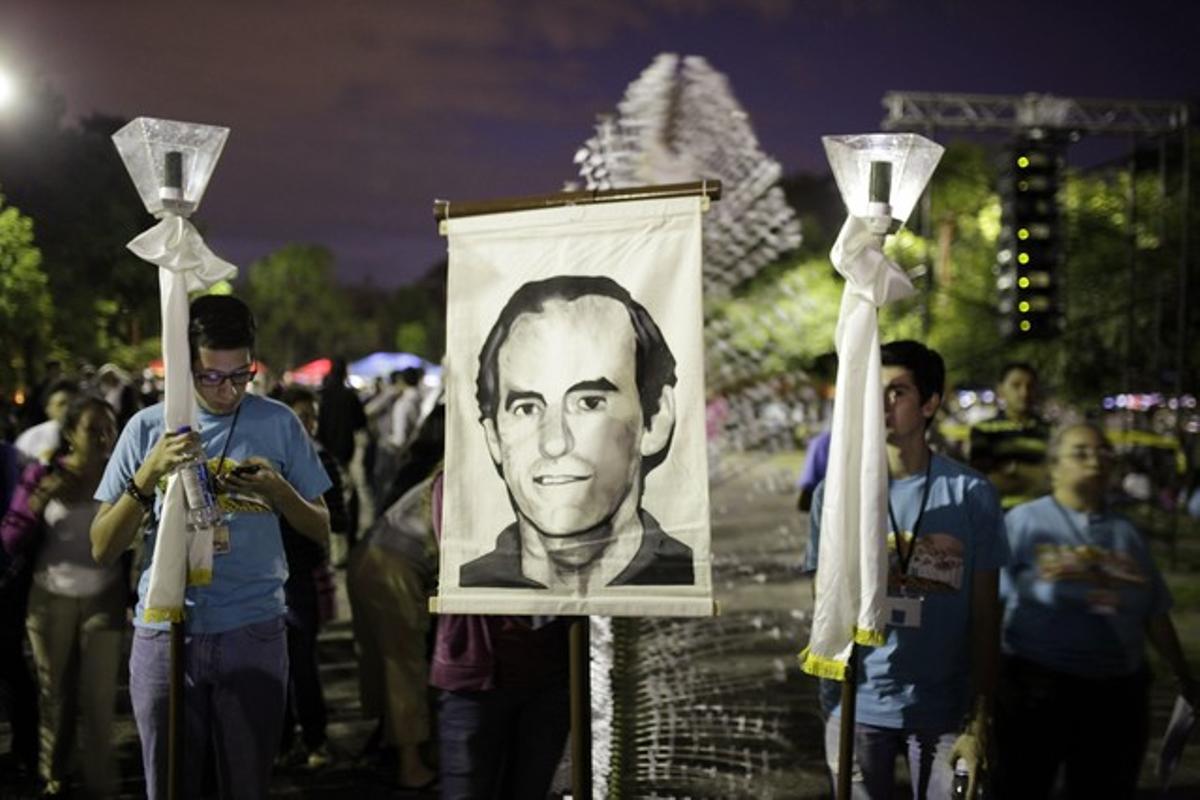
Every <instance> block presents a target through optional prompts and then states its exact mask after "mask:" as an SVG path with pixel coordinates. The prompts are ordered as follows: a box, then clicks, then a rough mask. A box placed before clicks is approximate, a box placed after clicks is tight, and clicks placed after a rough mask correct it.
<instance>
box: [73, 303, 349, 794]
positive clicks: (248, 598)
mask: <svg viewBox="0 0 1200 800" xmlns="http://www.w3.org/2000/svg"><path fill="white" fill-rule="evenodd" d="M254 330H255V326H254V318H253V316H252V315H251V313H250V309H249V308H248V307H247V306H246V305H245V304H244V303H243V302H242V301H241V300H238V299H237V298H234V297H231V296H218V295H206V296H203V297H200V298H197V299H196V300H195V301H193V302H192V305H191V320H190V324H189V326H188V343H189V345H190V347H191V354H192V375H193V387H194V390H195V393H196V400H197V402H198V403H199V406H200V414H199V420H200V426H199V430H197V431H190V432H187V433H172V432H170V431H166V430H165V429H164V422H163V406H162V404H161V403H160V404H157V405H154V406H151V407H149V408H146V409H144V410H142V411H140V412H138V413H137V414H136V415H135V416H134V417H133V418H132V419H131V420H130V421H129V424H128V425H126V426H125V429H124V431H122V433H121V437H120V440H119V441H118V442H117V446H116V449H115V450H114V452H113V455H112V458H111V460H110V461H109V463H108V467H107V469H106V471H105V473H104V477H103V479H102V480H101V483H100V486H99V488H98V489H97V490H96V499H97V500H100V501H101V504H102V505H101V507H100V511H99V513H98V514H97V515H96V519H95V520H94V521H93V522H92V528H91V538H92V554H93V556H94V557H95V558H96V560H97V561H98V562H100V563H110V562H112V561H113V560H115V559H116V558H118V557H119V556H120V554H121V553H122V552H124V551H125V550H126V549H127V548H128V547H129V546H130V545H131V544H132V543H133V541H134V538H135V537H136V536H137V535H138V533H139V531H141V532H142V533H143V534H144V535H145V536H146V539H147V541H146V546H145V552H146V553H148V554H153V553H154V545H155V542H154V538H155V536H156V535H157V530H158V526H157V515H158V514H160V513H161V510H162V493H161V491H159V490H160V489H163V488H165V482H166V479H167V477H168V476H169V475H170V474H171V473H172V472H174V471H175V470H176V469H178V468H179V467H180V466H182V465H184V464H186V463H188V462H189V461H191V460H192V459H194V458H195V457H197V456H201V457H203V458H205V459H206V460H207V462H208V467H209V472H210V474H212V475H214V476H216V481H215V483H216V486H215V487H214V488H215V489H216V494H217V500H218V503H219V505H220V507H221V510H222V511H223V512H225V522H226V526H227V528H228V532H227V539H226V542H225V544H224V545H223V546H218V545H217V537H214V548H213V550H214V557H213V568H212V581H211V583H210V584H208V585H206V586H189V587H188V588H187V591H186V596H185V600H184V626H185V628H184V630H185V637H186V649H185V653H186V663H185V665H184V672H185V681H184V685H185V689H184V706H185V725H186V737H187V741H188V743H189V744H188V747H187V749H186V752H185V754H184V759H183V768H184V779H183V784H184V786H186V787H188V789H187V791H188V793H189V796H193V795H195V796H198V795H199V791H200V786H201V783H202V772H203V767H204V754H205V752H206V751H207V750H208V749H209V748H211V749H212V752H213V754H214V756H215V760H216V767H217V770H216V771H217V776H218V780H219V783H220V792H221V796H222V797H230V798H241V797H245V798H261V797H265V796H266V795H267V788H268V784H269V782H270V776H271V766H272V762H273V759H274V756H275V754H276V752H277V748H278V744H279V737H280V731H281V727H282V724H283V713H284V703H285V692H286V681H287V671H288V660H287V637H286V632H285V626H284V611H285V604H284V592H283V584H284V580H285V579H286V578H287V564H286V561H285V558H284V551H283V545H282V541H281V535H280V528H279V523H280V518H283V519H285V520H287V522H288V523H289V524H290V525H291V527H292V528H293V529H295V530H296V531H298V532H299V533H301V534H302V535H303V536H306V537H308V538H310V539H312V540H313V541H315V542H318V543H321V544H325V543H327V542H328V539H329V514H328V511H327V510H326V507H325V503H324V501H323V500H322V497H321V495H322V494H323V493H324V492H325V490H326V489H327V488H328V487H329V486H330V481H329V477H328V475H327V474H326V472H325V470H324V468H323V467H322V466H321V462H320V460H319V459H318V457H317V453H316V451H315V449H314V448H313V445H312V443H311V441H310V440H309V437H308V434H307V433H306V432H305V431H304V429H303V427H301V425H300V422H299V420H297V418H296V415H295V414H293V413H292V412H291V411H290V410H289V409H288V408H287V407H286V406H284V405H283V404H282V403H278V402H276V401H274V400H270V399H267V398H264V397H259V396H256V395H250V394H247V393H246V386H247V385H248V384H249V382H250V380H251V379H252V378H253V377H254V356H253V349H254ZM147 515H148V516H149V517H150V520H149V523H148V524H146V525H143V524H142V522H143V519H144V518H145V517H146V516H147ZM149 566H150V565H149V563H147V564H146V565H145V567H146V568H145V570H144V571H143V572H142V578H141V582H140V585H139V587H138V605H137V611H136V613H135V616H134V626H135V633H134V640H133V649H132V653H131V656H130V662H129V672H130V678H129V690H130V696H131V700H132V703H133V711H134V717H135V719H136V720H137V726H138V734H139V736H140V738H141V742H142V762H143V767H144V770H145V773H146V793H147V796H148V797H150V798H151V800H155V798H159V797H164V796H165V795H166V780H167V775H166V765H167V748H168V741H167V740H168V736H167V711H168V690H169V685H170V676H169V674H168V673H169V665H170V651H169V646H170V637H169V633H168V631H169V622H168V621H166V620H148V619H147V618H146V614H145V611H146V595H147V592H148V589H149V583H150V578H149V576H150V569H149Z"/></svg>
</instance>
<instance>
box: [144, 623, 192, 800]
mask: <svg viewBox="0 0 1200 800" xmlns="http://www.w3.org/2000/svg"><path fill="white" fill-rule="evenodd" d="M183 665H184V640H183V623H182V622H172V623H171V686H170V690H169V692H168V710H167V735H168V737H169V738H168V741H167V798H168V800H183V758H184V745H185V735H184V731H185V727H186V726H185V724H184V719H185V715H186V713H187V712H186V710H185V707H184V702H183ZM151 779H153V776H151Z"/></svg>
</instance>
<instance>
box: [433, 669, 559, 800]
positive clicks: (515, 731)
mask: <svg viewBox="0 0 1200 800" xmlns="http://www.w3.org/2000/svg"><path fill="white" fill-rule="evenodd" d="M570 727H571V714H570V706H569V695H568V691H567V686H566V684H565V683H555V684H551V685H548V686H539V687H530V688H520V689H492V690H488V691H480V692H442V695H441V703H440V706H439V709H438V734H439V742H438V745H439V748H440V750H439V753H440V762H439V773H440V775H439V777H440V779H441V785H442V800H484V799H490V798H505V800H508V798H512V800H541V798H544V797H545V796H546V794H547V792H548V791H549V790H550V783H551V781H552V780H553V779H554V772H555V770H556V769H557V767H558V762H559V761H560V760H561V759H562V755H563V748H564V746H565V745H566V739H567V732H568V731H569V730H570Z"/></svg>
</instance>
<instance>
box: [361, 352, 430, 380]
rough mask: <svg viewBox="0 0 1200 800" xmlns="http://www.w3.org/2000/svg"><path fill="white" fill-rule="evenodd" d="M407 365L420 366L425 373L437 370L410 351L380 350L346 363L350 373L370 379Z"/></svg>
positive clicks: (383, 375) (404, 367)
mask: <svg viewBox="0 0 1200 800" xmlns="http://www.w3.org/2000/svg"><path fill="white" fill-rule="evenodd" d="M409 367H420V368H421V369H423V370H425V371H426V372H427V373H428V372H431V371H437V367H436V366H435V365H433V364H430V363H428V362H427V361H425V359H423V358H421V357H420V356H417V355H413V354H412V353H386V352H382V351H381V352H378V353H371V355H369V356H366V357H364V358H360V359H359V360H358V361H354V362H351V363H350V364H349V365H348V371H349V372H350V374H351V375H355V376H358V377H360V378H362V379H363V380H367V381H371V380H374V379H375V378H378V377H381V376H382V377H386V376H388V375H390V374H392V373H393V372H397V371H399V370H403V369H408V368H409Z"/></svg>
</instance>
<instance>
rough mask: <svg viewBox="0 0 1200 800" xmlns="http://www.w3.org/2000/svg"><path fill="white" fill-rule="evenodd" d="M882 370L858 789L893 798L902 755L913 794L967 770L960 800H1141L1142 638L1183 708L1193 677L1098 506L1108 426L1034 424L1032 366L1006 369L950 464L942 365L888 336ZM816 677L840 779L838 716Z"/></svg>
mask: <svg viewBox="0 0 1200 800" xmlns="http://www.w3.org/2000/svg"><path fill="white" fill-rule="evenodd" d="M882 364H883V371H882V384H883V390H884V396H883V402H884V415H885V422H886V429H887V461H888V474H889V481H888V483H889V486H888V535H887V546H888V555H889V570H888V578H887V600H886V603H885V606H884V611H885V615H886V632H885V634H884V638H883V641H882V642H872V644H875V645H877V646H873V647H866V648H863V652H862V654H861V656H857V657H858V658H859V659H860V660H859V664H858V672H857V683H856V685H855V686H854V687H853V697H854V700H855V709H856V711H855V716H854V720H855V724H854V728H853V731H852V734H851V735H852V738H853V742H854V748H853V753H854V759H853V765H852V776H853V783H852V787H853V788H852V794H853V796H854V797H856V798H874V799H878V798H889V797H893V796H895V788H894V787H895V780H896V778H895V775H894V770H895V764H896V761H897V759H898V758H900V757H904V758H906V760H907V765H908V771H909V776H910V779H911V796H913V797H915V798H925V797H929V798H945V797H950V796H951V793H952V791H953V783H954V776H955V773H954V770H955V767H956V766H959V765H961V766H962V767H963V768H964V769H965V770H966V774H967V776H968V787H967V789H966V794H965V795H964V796H967V797H974V796H975V791H976V785H977V784H978V785H979V786H984V785H985V783H984V782H985V781H986V785H987V786H989V787H990V789H989V790H988V794H987V796H989V797H999V798H1022V800H1024V798H1048V797H1051V796H1055V794H1054V793H1055V792H1056V791H1057V787H1059V786H1060V785H1061V788H1062V790H1063V791H1064V792H1065V795H1066V796H1068V797H1071V798H1076V797H1078V798H1094V797H1112V798H1131V797H1134V796H1136V792H1137V784H1138V778H1139V775H1140V770H1141V764H1142V761H1143V756H1144V752H1145V749H1146V745H1147V742H1148V737H1149V699H1148V688H1149V685H1150V678H1151V676H1150V674H1149V668H1148V665H1147V659H1146V653H1145V650H1146V643H1147V642H1149V643H1150V644H1152V645H1153V646H1154V647H1155V649H1157V650H1158V652H1159V653H1160V655H1161V657H1162V659H1163V662H1164V663H1165V665H1166V666H1167V668H1168V669H1169V670H1170V672H1171V674H1172V675H1173V677H1174V678H1175V680H1176V682H1177V686H1178V691H1179V694H1180V695H1181V696H1182V697H1183V698H1185V699H1186V700H1187V701H1188V702H1189V703H1190V704H1191V705H1192V707H1193V708H1195V707H1196V704H1197V703H1200V684H1198V683H1197V681H1196V679H1195V677H1194V676H1193V674H1192V672H1191V671H1190V669H1189V667H1188V664H1187V662H1186V660H1185V658H1184V654H1183V651H1182V648H1181V646H1180V641H1179V638H1178V635H1177V633H1176V630H1175V627H1174V625H1173V623H1172V620H1171V617H1170V615H1169V610H1170V608H1171V596H1170V592H1169V591H1168V589H1167V587H1166V584H1165V583H1164V581H1163V577H1162V575H1161V573H1160V572H1159V569H1158V567H1157V566H1156V564H1155V562H1154V559H1153V558H1152V557H1151V554H1150V549H1149V546H1148V543H1147V540H1146V538H1145V537H1144V536H1143V535H1142V533H1141V532H1139V531H1138V530H1137V529H1136V528H1135V527H1134V525H1133V524H1132V523H1131V522H1130V521H1129V519H1127V518H1126V517H1124V516H1122V515H1121V514H1119V513H1116V512H1115V511H1114V510H1113V508H1112V504H1111V503H1110V502H1109V500H1110V498H1111V495H1112V489H1113V477H1114V476H1113V471H1112V468H1113V464H1114V452H1113V448H1112V446H1111V445H1110V444H1109V442H1108V439H1107V436H1106V434H1105V431H1104V430H1103V429H1102V428H1101V427H1100V426H1098V425H1096V424H1095V423H1093V422H1090V421H1087V420H1086V419H1085V418H1084V417H1083V416H1079V417H1077V418H1071V417H1067V418H1065V419H1064V420H1062V422H1061V424H1060V425H1059V426H1058V427H1057V429H1056V430H1054V431H1053V432H1052V431H1051V430H1050V429H1049V428H1048V426H1047V425H1046V424H1045V423H1044V422H1043V421H1042V420H1041V419H1040V418H1039V416H1038V415H1037V411H1036V396H1037V378H1038V376H1037V372H1036V370H1035V369H1034V368H1033V367H1032V366H1031V365H1029V364H1024V363H1013V364H1009V365H1006V366H1005V368H1004V370H1003V373H1002V374H1001V376H1000V383H999V386H998V389H997V394H998V395H999V397H1000V398H1001V408H1000V411H999V413H998V414H997V415H996V416H995V417H993V418H990V419H986V420H982V421H980V422H979V423H978V424H977V425H976V426H974V427H973V428H972V430H971V431H970V439H969V442H970V443H969V450H968V451H967V453H966V454H965V456H966V458H965V460H966V461H967V462H968V463H961V462H959V461H956V460H955V459H953V458H950V457H948V456H946V455H944V454H942V453H939V452H935V450H934V449H933V448H932V447H931V446H930V442H931V439H932V437H931V436H930V428H931V427H932V425H933V422H934V419H935V417H936V415H937V413H938V411H939V408H940V406H941V404H942V399H943V395H944V393H945V365H944V363H943V361H942V358H941V356H940V355H938V354H937V353H936V352H935V351H933V350H930V349H929V348H927V347H925V346H924V345H922V344H920V343H918V342H913V341H898V342H891V343H888V344H885V345H884V346H883V348H882ZM815 445H816V446H815V447H812V448H810V452H809V458H808V461H807V463H806V466H805V469H804V475H803V477H802V480H801V483H800V491H801V498H800V504H801V507H802V508H803V507H804V506H806V505H807V504H808V503H809V502H811V518H810V523H811V536H810V542H809V550H808V553H807V559H806V565H807V568H808V569H809V570H810V571H813V572H815V571H816V570H817V569H818V568H819V551H820V536H821V519H822V499H823V495H824V483H823V482H822V480H821V474H820V473H821V472H822V471H823V464H824V463H825V459H827V458H828V455H827V454H826V447H828V445H822V443H821V442H815ZM833 449H834V451H835V452H836V449H837V443H836V442H835V443H833ZM810 493H811V495H810ZM810 496H811V500H810V499H809V498H810ZM828 684H832V682H828ZM828 684H827V685H826V686H824V687H823V691H822V699H823V702H824V711H825V713H826V720H827V724H826V757H827V762H828V765H829V770H830V775H831V778H832V776H833V775H835V774H837V771H838V767H839V763H838V753H839V743H840V741H841V738H840V734H841V716H842V715H841V699H840V697H839V693H838V691H837V689H836V684H834V685H832V686H831V685H828ZM1060 782H1061V784H1060ZM954 796H959V795H954Z"/></svg>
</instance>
